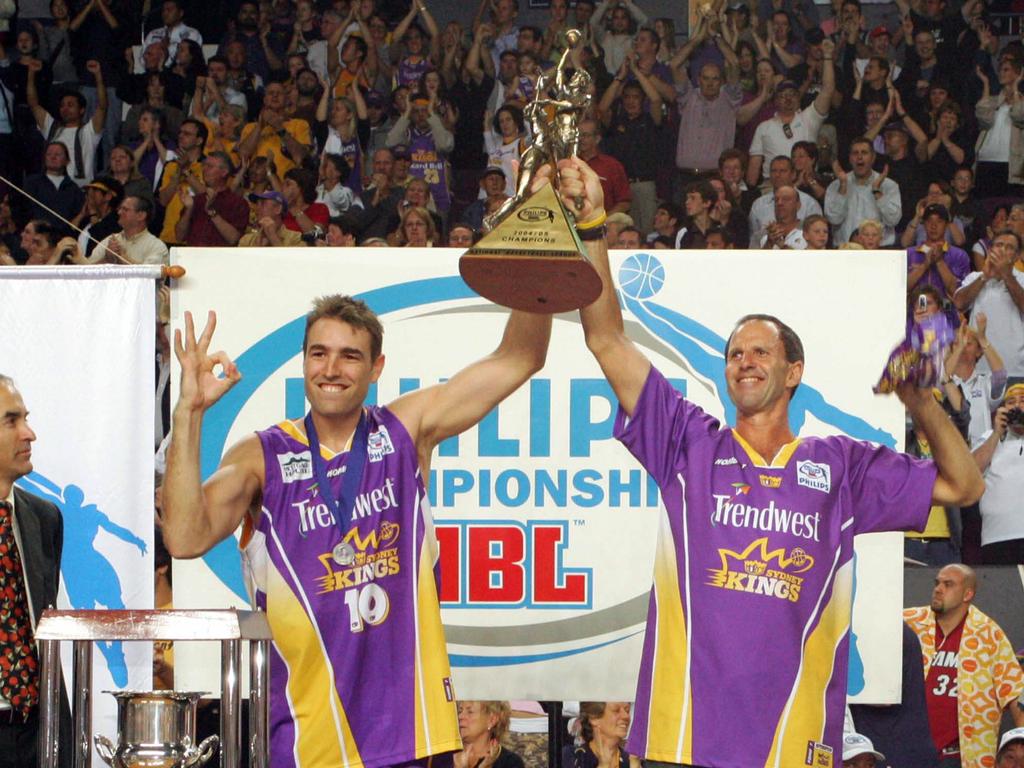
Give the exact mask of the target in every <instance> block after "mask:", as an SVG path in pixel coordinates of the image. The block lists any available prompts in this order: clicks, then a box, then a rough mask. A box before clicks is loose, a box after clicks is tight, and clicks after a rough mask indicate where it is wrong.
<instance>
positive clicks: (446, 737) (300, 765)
mask: <svg viewBox="0 0 1024 768" xmlns="http://www.w3.org/2000/svg"><path fill="white" fill-rule="evenodd" d="M215 324H216V317H215V316H214V315H213V313H212V312H211V313H210V318H209V321H208V322H207V325H206V328H205V329H204V330H203V332H202V334H201V335H200V336H199V337H198V338H196V335H195V330H194V325H193V321H192V317H191V315H190V314H189V313H186V315H185V333H184V338H182V334H181V332H180V331H179V332H176V334H175V352H176V354H177V356H178V360H179V362H180V364H181V391H180V396H179V400H178V403H177V405H176V406H175V409H174V416H173V420H174V425H173V427H174V428H173V438H172V441H171V444H170V447H169V449H168V457H167V474H166V478H165V481H164V497H163V502H164V510H163V519H164V524H163V532H164V541H165V542H166V544H167V548H168V550H169V551H170V552H171V554H173V555H175V556H176V557H197V556H199V555H202V554H203V553H204V552H206V551H208V550H209V549H210V548H211V547H213V546H214V545H215V544H217V543H218V542H219V541H221V540H222V539H224V538H226V537H228V536H231V535H232V533H233V532H234V531H235V529H236V528H238V526H239V524H240V523H243V522H244V524H245V525H244V530H243V533H242V540H241V546H242V549H243V560H244V562H245V566H246V570H247V573H248V575H249V577H250V583H251V584H252V589H253V593H254V594H253V600H254V602H255V604H256V605H257V606H258V607H260V608H262V609H264V610H266V612H267V619H268V621H269V622H270V625H271V630H272V632H273V636H274V640H273V644H272V651H271V655H270V665H269V666H270V678H271V697H270V752H271V754H270V764H271V765H273V766H274V768H337V766H346V768H381V767H382V766H392V765H403V766H405V765H411V764H413V763H414V762H415V763H416V764H418V765H424V766H425V765H427V764H428V762H429V760H430V759H431V757H432V756H435V755H439V754H444V753H450V752H452V751H454V750H457V749H461V748H462V741H461V739H460V738H459V729H458V721H457V716H456V711H455V702H454V694H453V691H452V685H451V680H450V675H451V673H450V671H449V666H448V656H447V651H446V647H445V641H444V632H443V629H442V627H441V618H440V608H439V603H438V598H437V588H436V583H435V579H434V564H435V561H436V550H437V547H436V541H435V539H434V533H433V524H432V522H431V519H430V513H429V505H428V503H427V500H426V497H427V495H426V487H425V482H426V479H427V478H429V476H430V460H431V455H432V452H433V449H434V447H435V446H436V445H437V444H438V443H440V442H441V441H442V440H444V439H445V438H447V437H451V436H452V435H457V434H459V433H460V432H462V431H464V430H466V429H468V428H469V427H471V426H473V425H474V424H476V423H477V422H478V421H480V419H482V418H483V417H484V415H485V414H487V413H488V412H489V411H490V410H491V409H492V408H494V407H495V406H496V405H497V404H498V403H499V402H500V401H501V400H502V399H504V398H505V397H506V396H508V395H509V394H511V393H512V392H513V391H515V390H516V389H517V388H518V387H519V386H520V385H521V384H522V383H523V382H525V381H526V380H527V379H528V378H529V377H530V376H531V375H532V374H533V373H534V372H536V371H538V370H540V368H541V367H542V366H543V364H544V358H545V355H546V352H547V345H548V340H549V337H550V331H551V318H550V316H534V315H529V314H525V313H520V312H513V313H512V315H511V317H510V318H509V321H508V324H507V326H506V328H505V334H504V336H503V338H502V340H501V343H500V344H499V346H498V348H497V350H495V351H494V352H493V353H492V354H491V355H489V356H488V357H485V358H484V359H482V360H480V361H478V362H476V363H474V364H472V365H470V366H469V367H467V368H465V369H463V370H462V371H460V372H459V373H457V374H455V375H454V376H453V377H452V378H451V379H449V380H448V381H446V382H444V383H443V384H439V385H437V386H434V387H428V388H426V389H422V390H418V391H415V392H410V393H408V394H406V395H403V396H402V397H400V398H399V399H398V400H396V401H394V402H393V403H390V404H389V405H387V406H386V407H377V406H372V407H368V406H366V405H365V404H364V403H365V400H366V396H367V391H368V390H369V387H370V385H371V384H372V383H374V382H376V381H377V379H378V378H379V377H380V375H381V371H382V370H383V368H384V356H383V354H382V353H381V346H382V341H383V329H382V327H381V324H380V321H379V320H378V319H377V317H376V315H374V313H373V312H372V311H370V309H369V308H368V307H367V306H366V305H365V304H364V303H363V302H361V301H357V300H354V299H351V298H349V297H347V296H328V297H323V298H321V299H318V300H317V301H316V302H315V304H314V309H313V311H312V312H310V313H309V314H308V315H307V318H306V337H305V339H304V341H303V348H302V351H303V376H304V379H305V389H306V398H307V399H308V400H309V403H310V412H309V414H308V415H307V416H306V418H305V419H299V420H295V421H284V422H281V423H280V424H277V425H274V426H272V427H270V428H269V429H266V430H263V431H260V432H258V433H255V434H252V435H248V436H246V437H244V438H242V439H241V440H239V441H238V442H237V443H235V445H233V446H232V447H231V448H230V449H229V450H228V452H227V453H226V454H225V455H224V457H223V459H222V460H221V465H220V467H219V469H218V470H217V471H216V472H215V473H214V474H213V475H212V476H211V477H210V478H209V479H208V480H207V481H206V482H205V483H202V482H201V481H200V465H199V445H200V432H201V427H202V421H203V415H204V414H205V412H206V410H207V409H208V408H209V407H210V406H212V405H213V404H214V403H216V402H217V401H218V400H219V399H220V398H221V397H222V396H223V395H224V393H225V392H227V391H228V390H229V389H231V387H232V386H234V385H235V384H236V383H237V382H238V381H239V379H240V378H241V376H240V374H239V371H238V369H237V367H236V366H235V364H234V363H233V362H232V361H231V359H230V358H229V357H228V356H227V355H226V354H225V353H223V352H215V353H211V352H210V351H209V349H210V342H211V340H212V338H213V332H214V327H215ZM218 365H219V366H221V367H222V368H223V372H224V373H223V376H220V377H218V376H217V375H215V374H214V367H215V366H218ZM435 764H436V763H435Z"/></svg>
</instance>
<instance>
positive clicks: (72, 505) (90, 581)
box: [17, 472, 146, 686]
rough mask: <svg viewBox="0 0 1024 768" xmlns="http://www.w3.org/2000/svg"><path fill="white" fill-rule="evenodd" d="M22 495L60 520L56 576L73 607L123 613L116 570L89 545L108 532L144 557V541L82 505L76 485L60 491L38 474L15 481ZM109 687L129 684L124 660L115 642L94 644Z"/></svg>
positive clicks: (104, 515) (95, 508)
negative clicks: (55, 511)
mask: <svg viewBox="0 0 1024 768" xmlns="http://www.w3.org/2000/svg"><path fill="white" fill-rule="evenodd" d="M17 484H18V485H23V486H24V488H25V490H27V491H30V492H31V493H34V494H36V495H38V496H42V497H43V498H45V499H48V500H50V501H52V502H53V503H54V504H56V505H57V506H58V507H59V508H60V511H61V514H62V516H63V517H64V554H63V557H62V559H61V573H62V574H63V576H64V587H65V589H66V590H67V593H68V600H69V601H70V603H71V607H72V608H82V609H86V610H91V609H94V608H106V609H109V610H117V609H123V608H124V607H125V606H124V598H123V597H122V594H121V580H120V579H119V578H118V575H117V571H116V570H114V566H113V565H111V564H110V561H109V560H107V559H106V558H105V557H104V556H103V555H102V554H100V553H99V552H97V551H96V549H95V547H94V542H95V539H96V535H97V534H98V533H99V530H100V529H101V528H102V529H103V530H105V531H106V532H107V533H110V534H111V535H113V536H115V537H116V538H118V539H120V540H121V541H124V542H126V543H128V544H133V545H135V546H136V547H138V549H139V552H140V554H145V553H146V542H145V541H143V540H142V539H141V538H139V537H138V536H136V535H135V534H134V533H132V532H131V531H130V530H128V529H127V528H125V527H123V526H121V525H118V524H117V523H115V522H114V521H113V520H111V519H110V518H109V517H108V516H107V515H106V514H104V512H103V511H102V510H100V509H99V508H98V507H97V506H96V505H95V504H83V502H84V501H85V493H84V492H83V491H82V489H81V488H79V487H78V486H77V485H66V486H64V488H63V489H61V487H60V486H59V485H57V484H56V483H54V482H53V481H52V480H50V479H49V478H47V477H44V476H43V475H41V474H39V473H38V472H30V473H29V474H27V475H25V476H24V477H22V478H21V479H20V480H18V483H17ZM96 646H97V647H98V648H99V649H100V652H101V653H102V654H103V657H104V658H105V659H106V661H107V668H108V669H109V670H110V676H111V677H112V678H113V680H114V684H115V685H118V686H125V685H127V684H128V667H127V665H126V664H125V660H124V649H123V647H122V645H121V642H120V641H118V640H114V641H108V642H97V643H96Z"/></svg>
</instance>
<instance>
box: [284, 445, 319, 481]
mask: <svg viewBox="0 0 1024 768" xmlns="http://www.w3.org/2000/svg"><path fill="white" fill-rule="evenodd" d="M277 463H278V464H280V465H281V482H282V483H294V482H298V481H299V480H312V479H313V456H312V455H311V454H310V452H309V451H303V452H302V453H279V454H278V455H277Z"/></svg>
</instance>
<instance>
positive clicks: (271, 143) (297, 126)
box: [239, 118, 313, 178]
mask: <svg viewBox="0 0 1024 768" xmlns="http://www.w3.org/2000/svg"><path fill="white" fill-rule="evenodd" d="M255 130H256V123H246V125H245V128H243V129H242V138H241V139H240V140H239V143H240V144H244V143H245V139H246V137H247V136H249V135H250V134H251V133H252V132H253V131H255ZM282 130H284V131H287V132H288V133H289V134H291V136H292V138H293V139H295V140H296V141H297V142H299V144H302V145H303V146H306V147H308V146H310V145H312V143H313V138H312V136H311V135H310V132H309V123H307V122H306V121H305V120H299V119H297V118H293V119H291V120H285V121H284V124H283V127H282ZM253 156H254V157H269V158H270V159H271V160H273V161H274V165H275V167H276V169H277V175H278V177H279V178H280V177H281V176H283V175H284V174H285V172H286V171H290V170H291V169H292V168H294V167H295V165H296V164H295V161H294V160H292V158H290V157H287V156H285V154H284V146H283V143H282V140H281V137H280V136H278V135H277V131H276V130H275V129H274V128H273V126H270V125H265V126H263V131H262V133H260V143H259V144H257V145H256V154H255V155H253Z"/></svg>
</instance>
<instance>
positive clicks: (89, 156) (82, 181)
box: [42, 114, 103, 187]
mask: <svg viewBox="0 0 1024 768" xmlns="http://www.w3.org/2000/svg"><path fill="white" fill-rule="evenodd" d="M52 128H53V116H52V115H49V114H47V115H46V122H45V123H43V130H42V134H43V136H49V135H50V131H51V130H52ZM76 131H77V132H78V141H79V144H81V147H82V168H81V169H79V167H78V163H77V161H76V159H75V154H76V153H75V132H76ZM102 137H103V131H100V132H99V133H97V132H96V129H95V128H93V127H92V120H86V121H85V122H84V123H83V124H82V125H81V126H79V127H78V128H60V129H58V130H57V132H56V133H54V134H53V138H52V139H51V141H59V142H60V143H61V144H63V145H64V146H65V147H67V148H68V157H70V158H71V162H70V163H69V164H68V176H70V177H71V180H72V181H74V182H75V184H77V185H78V186H80V187H84V186H85V185H86V184H88V183H89V182H90V181H92V180H93V177H94V176H95V175H96V148H97V147H99V145H100V139H101V138H102Z"/></svg>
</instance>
